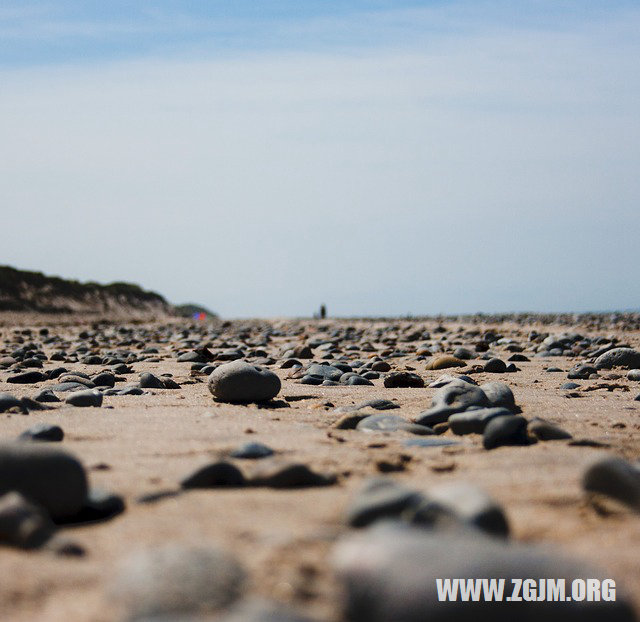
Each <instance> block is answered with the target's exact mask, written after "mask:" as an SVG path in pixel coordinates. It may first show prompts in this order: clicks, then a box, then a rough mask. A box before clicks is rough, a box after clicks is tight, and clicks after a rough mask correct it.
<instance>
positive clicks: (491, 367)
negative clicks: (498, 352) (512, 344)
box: [483, 358, 507, 374]
mask: <svg viewBox="0 0 640 622" xmlns="http://www.w3.org/2000/svg"><path fill="white" fill-rule="evenodd" d="M483 370H484V371H485V372H487V373H490V374H503V373H504V372H505V371H507V364H506V363H505V362H504V361H503V360H502V359H498V358H493V359H489V360H488V361H487V362H486V363H485V364H484V367H483Z"/></svg>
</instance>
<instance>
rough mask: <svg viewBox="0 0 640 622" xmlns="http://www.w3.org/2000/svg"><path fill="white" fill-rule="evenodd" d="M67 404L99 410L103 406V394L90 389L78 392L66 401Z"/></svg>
mask: <svg viewBox="0 0 640 622" xmlns="http://www.w3.org/2000/svg"><path fill="white" fill-rule="evenodd" d="M65 403H66V404H71V406H78V407H80V408H87V407H89V408H91V407H93V408H99V407H100V406H102V393H100V391H96V390H95V389H88V390H86V391H77V392H75V393H72V394H71V395H70V396H69V397H68V398H67V399H66V400H65Z"/></svg>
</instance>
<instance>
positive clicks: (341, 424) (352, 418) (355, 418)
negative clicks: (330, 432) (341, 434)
mask: <svg viewBox="0 0 640 622" xmlns="http://www.w3.org/2000/svg"><path fill="white" fill-rule="evenodd" d="M370 416H371V415H368V414H366V413H365V414H362V415H361V414H358V413H357V412H355V413H347V414H345V415H342V417H340V418H339V419H337V420H336V421H334V423H333V424H332V427H334V428H336V429H338V430H355V429H356V427H357V426H358V424H359V423H360V422H361V421H362V420H363V419H366V418H367V417H370Z"/></svg>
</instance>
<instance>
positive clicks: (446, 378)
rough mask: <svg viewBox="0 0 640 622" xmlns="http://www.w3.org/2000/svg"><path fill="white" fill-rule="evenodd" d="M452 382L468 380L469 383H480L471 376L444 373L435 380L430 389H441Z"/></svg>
mask: <svg viewBox="0 0 640 622" xmlns="http://www.w3.org/2000/svg"><path fill="white" fill-rule="evenodd" d="M452 382H456V383H458V382H467V383H469V384H474V385H477V384H478V383H477V382H476V381H475V380H474V379H473V378H471V377H470V376H450V375H449V374H444V375H442V376H440V377H439V378H438V379H437V380H434V381H433V382H432V383H431V384H430V385H429V388H430V389H440V388H441V387H445V386H447V385H448V384H451V383H452Z"/></svg>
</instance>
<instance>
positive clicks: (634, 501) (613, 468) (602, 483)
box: [582, 458, 640, 512]
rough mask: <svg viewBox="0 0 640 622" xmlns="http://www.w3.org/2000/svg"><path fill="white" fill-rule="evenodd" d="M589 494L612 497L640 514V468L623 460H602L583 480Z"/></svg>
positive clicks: (594, 465)
mask: <svg viewBox="0 0 640 622" xmlns="http://www.w3.org/2000/svg"><path fill="white" fill-rule="evenodd" d="M582 486H583V488H584V489H585V490H587V491H588V492H595V493H599V494H603V495H606V496H608V497H612V498H613V499H616V500H617V501H620V502H622V503H624V504H626V505H628V506H630V507H632V508H633V509H634V510H636V511H637V512H640V467H639V466H638V465H637V464H631V463H630V462H627V461H626V460H623V459H622V458H601V459H598V460H597V461H596V462H594V463H593V464H591V465H590V466H589V467H588V468H587V470H586V471H585V474H584V476H583V478H582Z"/></svg>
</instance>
